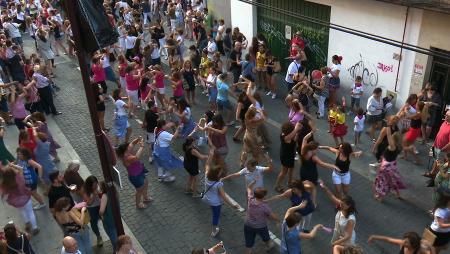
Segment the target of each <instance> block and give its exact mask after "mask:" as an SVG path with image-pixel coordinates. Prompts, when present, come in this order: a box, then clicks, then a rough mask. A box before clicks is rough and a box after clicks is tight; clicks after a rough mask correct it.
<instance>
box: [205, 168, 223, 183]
mask: <svg viewBox="0 0 450 254" xmlns="http://www.w3.org/2000/svg"><path fill="white" fill-rule="evenodd" d="M221 171H222V168H221V167H220V166H219V165H214V166H210V167H209V170H208V172H207V173H206V178H208V180H209V181H219V179H220V172H221Z"/></svg>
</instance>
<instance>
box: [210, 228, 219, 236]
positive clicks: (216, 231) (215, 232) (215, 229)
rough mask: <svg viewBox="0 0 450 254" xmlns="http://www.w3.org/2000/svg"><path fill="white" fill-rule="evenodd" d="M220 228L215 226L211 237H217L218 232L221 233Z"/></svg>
mask: <svg viewBox="0 0 450 254" xmlns="http://www.w3.org/2000/svg"><path fill="white" fill-rule="evenodd" d="M219 231H220V228H219V227H215V228H214V229H213V231H212V232H211V237H216V235H217V234H219Z"/></svg>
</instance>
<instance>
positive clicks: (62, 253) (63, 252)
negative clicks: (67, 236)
mask: <svg viewBox="0 0 450 254" xmlns="http://www.w3.org/2000/svg"><path fill="white" fill-rule="evenodd" d="M61 254H82V253H81V251H80V250H77V251H76V252H66V249H65V248H64V246H63V247H62V248H61Z"/></svg>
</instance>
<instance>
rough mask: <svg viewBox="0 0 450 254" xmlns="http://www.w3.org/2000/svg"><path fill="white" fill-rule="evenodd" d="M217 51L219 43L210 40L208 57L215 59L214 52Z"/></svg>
mask: <svg viewBox="0 0 450 254" xmlns="http://www.w3.org/2000/svg"><path fill="white" fill-rule="evenodd" d="M216 51H217V44H216V42H215V41H208V58H209V59H210V60H212V59H213V56H214V52H216Z"/></svg>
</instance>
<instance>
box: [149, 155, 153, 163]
mask: <svg viewBox="0 0 450 254" xmlns="http://www.w3.org/2000/svg"><path fill="white" fill-rule="evenodd" d="M148 162H149V163H150V164H152V163H153V156H150V157H148Z"/></svg>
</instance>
